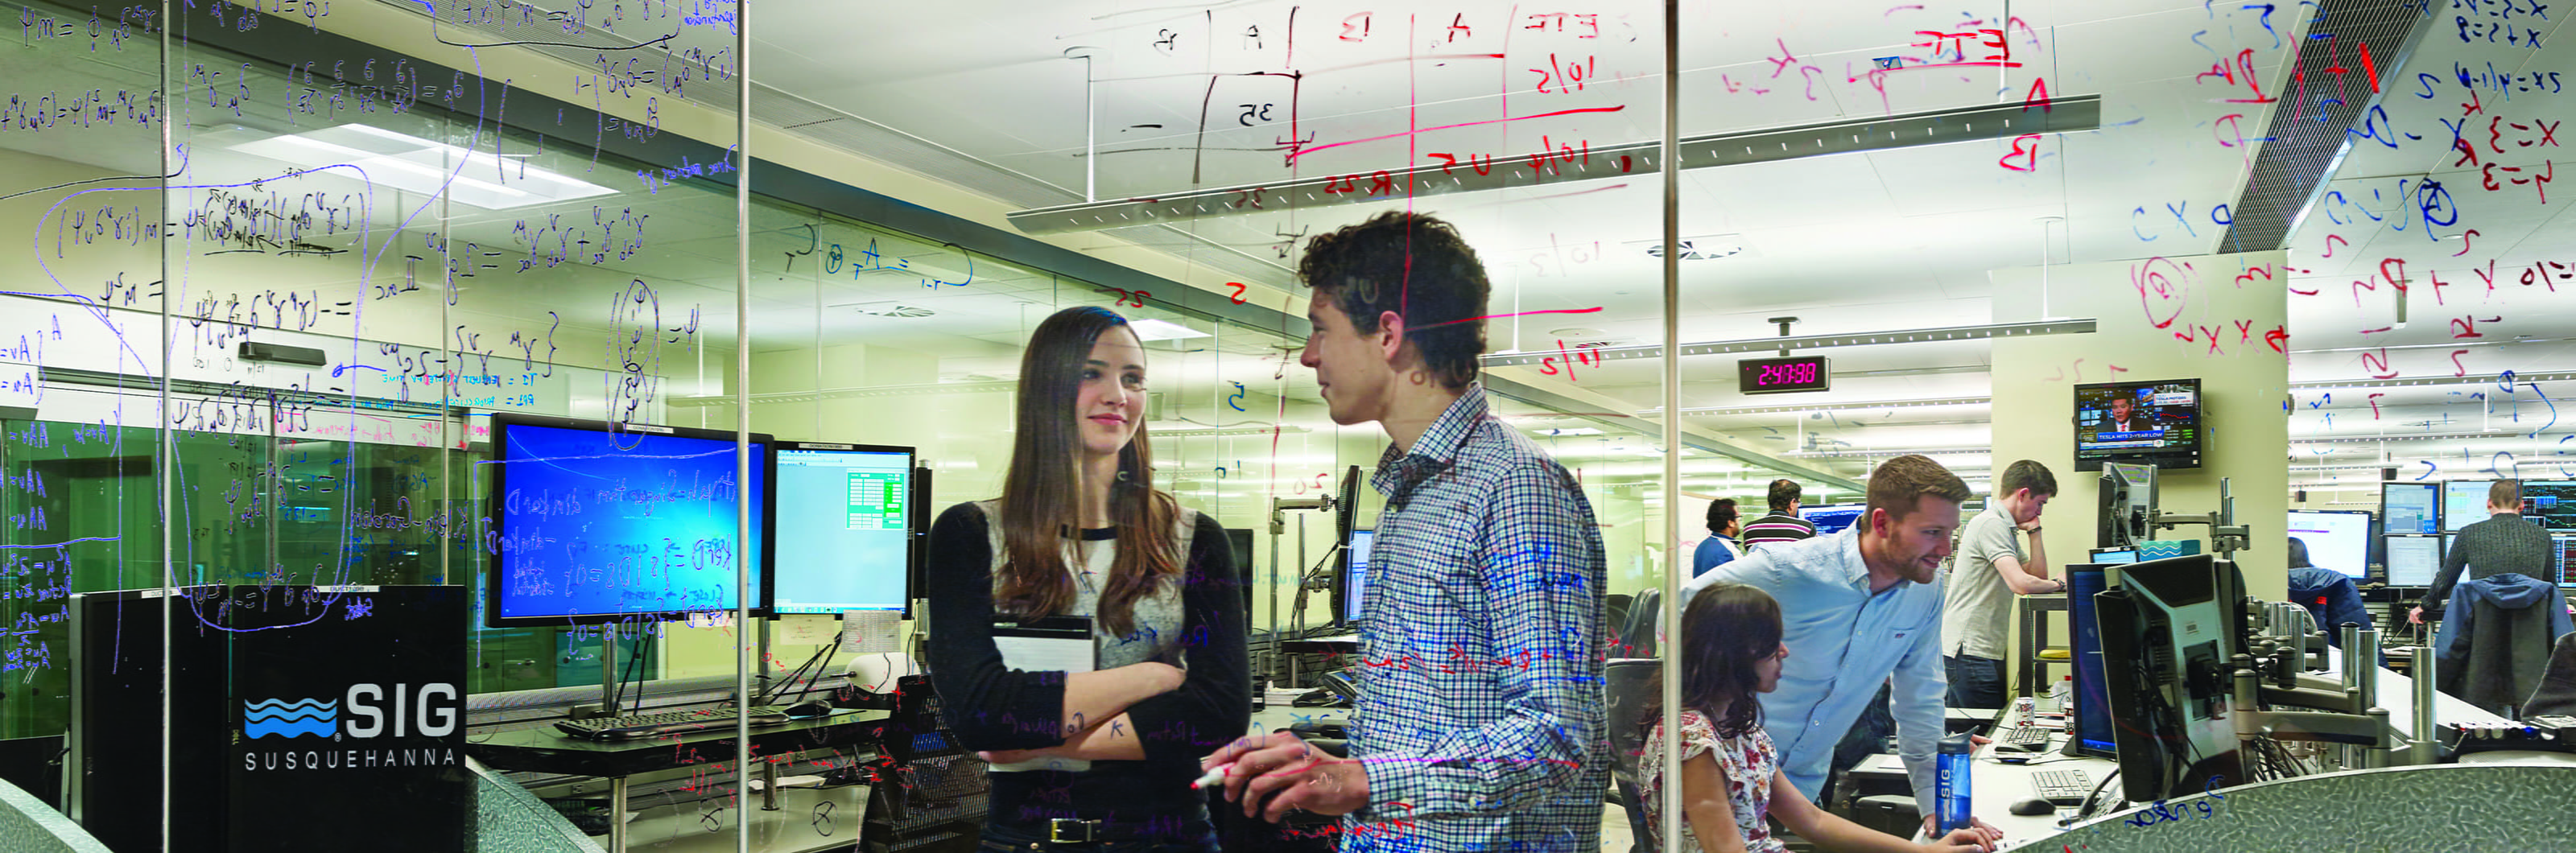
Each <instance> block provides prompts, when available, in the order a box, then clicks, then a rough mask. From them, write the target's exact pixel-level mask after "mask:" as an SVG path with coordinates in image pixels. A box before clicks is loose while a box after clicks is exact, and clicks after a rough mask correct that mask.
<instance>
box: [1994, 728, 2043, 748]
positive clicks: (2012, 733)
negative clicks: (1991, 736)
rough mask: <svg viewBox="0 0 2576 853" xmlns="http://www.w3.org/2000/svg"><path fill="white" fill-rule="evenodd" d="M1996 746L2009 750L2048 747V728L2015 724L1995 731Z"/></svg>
mask: <svg viewBox="0 0 2576 853" xmlns="http://www.w3.org/2000/svg"><path fill="white" fill-rule="evenodd" d="M1995 748H1997V749H2001V750H2005V751H2009V752H2038V751H2040V750H2042V749H2046V748H2048V729H2046V728H2044V727H2041V726H2014V727H2012V728H2008V729H2004V730H2003V731H1999V732H1996V733H1995Z"/></svg>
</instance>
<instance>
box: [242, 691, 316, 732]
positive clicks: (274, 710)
mask: <svg viewBox="0 0 2576 853" xmlns="http://www.w3.org/2000/svg"><path fill="white" fill-rule="evenodd" d="M339 731H340V703H338V702H324V701H322V700H320V699H306V700H304V701H302V702H287V701H286V700H283V699H269V700H266V701H261V702H244V703H242V733H243V734H246V735H249V736H250V737H252V738H264V737H270V736H276V737H303V736H305V735H312V736H314V737H330V736H332V735H333V734H336V733H338V732H339Z"/></svg>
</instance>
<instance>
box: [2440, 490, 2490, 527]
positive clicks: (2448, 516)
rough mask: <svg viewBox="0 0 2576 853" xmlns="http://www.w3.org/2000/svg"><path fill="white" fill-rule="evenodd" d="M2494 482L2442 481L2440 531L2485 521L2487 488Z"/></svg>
mask: <svg viewBox="0 0 2576 853" xmlns="http://www.w3.org/2000/svg"><path fill="white" fill-rule="evenodd" d="M2494 483H2495V481H2494V480H2444V481H2442V529H2443V530H2444V531H2446V532H2450V531H2457V530H2459V529H2460V528H2463V527H2467V526H2469V525H2472V524H2476V523H2478V522H2481V521H2485V520H2487V488H2488V487H2489V486H2491V485H2494Z"/></svg>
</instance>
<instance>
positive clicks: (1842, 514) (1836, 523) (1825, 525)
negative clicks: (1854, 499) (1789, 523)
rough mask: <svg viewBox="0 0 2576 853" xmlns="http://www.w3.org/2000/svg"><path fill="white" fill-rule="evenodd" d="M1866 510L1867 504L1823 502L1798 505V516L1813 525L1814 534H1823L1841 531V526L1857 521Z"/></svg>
mask: <svg viewBox="0 0 2576 853" xmlns="http://www.w3.org/2000/svg"><path fill="white" fill-rule="evenodd" d="M1867 511H1869V505H1868V504H1824V505H1822V506H1802V507H1799V508H1798V517H1799V518H1803V519H1806V520H1807V523H1808V524H1813V525H1815V526H1816V535H1818V536H1823V535H1825V534H1828V533H1841V532H1843V528H1846V527H1850V526H1852V525H1853V524H1855V523H1858V522H1859V521H1860V516H1861V513H1864V512H1867Z"/></svg>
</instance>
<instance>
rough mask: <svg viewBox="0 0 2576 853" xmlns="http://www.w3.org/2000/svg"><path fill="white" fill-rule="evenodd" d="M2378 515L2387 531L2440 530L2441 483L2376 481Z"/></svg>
mask: <svg viewBox="0 0 2576 853" xmlns="http://www.w3.org/2000/svg"><path fill="white" fill-rule="evenodd" d="M2379 518H2380V523H2381V525H2382V526H2384V527H2385V528H2386V529H2387V531H2388V532H2389V533H2426V534H2430V533H2440V532H2442V484H2440V483H2431V482H2426V483H2381V484H2379Z"/></svg>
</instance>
